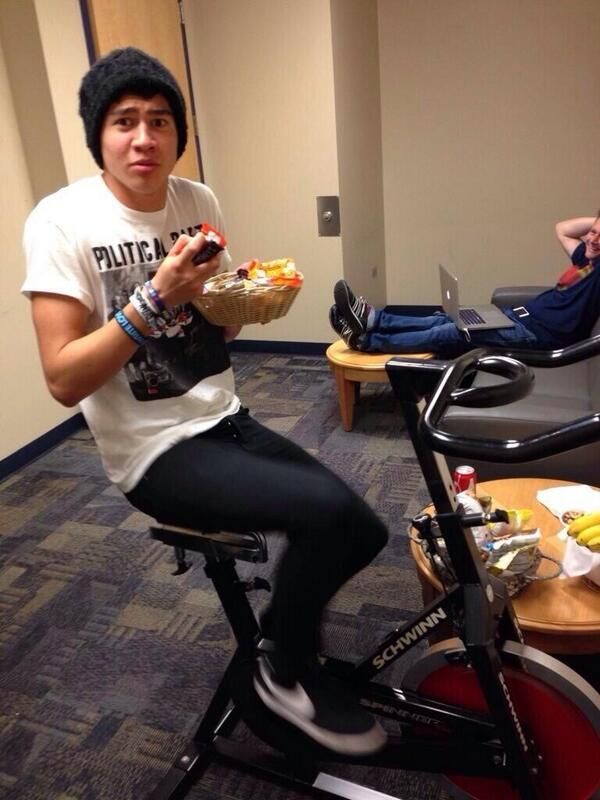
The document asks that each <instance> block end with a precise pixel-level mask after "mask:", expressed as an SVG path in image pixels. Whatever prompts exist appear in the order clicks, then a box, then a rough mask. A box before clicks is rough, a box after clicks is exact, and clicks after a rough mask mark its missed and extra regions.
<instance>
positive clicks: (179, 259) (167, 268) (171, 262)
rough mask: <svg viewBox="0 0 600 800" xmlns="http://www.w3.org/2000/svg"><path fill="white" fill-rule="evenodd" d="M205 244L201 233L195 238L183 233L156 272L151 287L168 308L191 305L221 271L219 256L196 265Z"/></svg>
mask: <svg viewBox="0 0 600 800" xmlns="http://www.w3.org/2000/svg"><path fill="white" fill-rule="evenodd" d="M205 243H206V238H205V237H204V235H203V234H201V233H197V234H196V235H195V236H193V237H192V236H186V235H185V234H182V235H181V236H180V237H179V239H177V241H176V242H175V244H174V245H173V247H172V248H171V249H170V250H169V254H168V255H167V257H166V258H165V260H164V261H163V262H162V264H161V265H160V267H159V268H158V270H157V271H156V274H155V276H154V277H153V278H152V284H153V286H154V288H155V289H156V291H157V292H158V293H159V295H160V297H161V299H162V301H163V303H164V304H165V306H166V307H167V308H172V307H173V306H178V305H182V304H183V303H189V302H190V300H193V299H194V298H195V297H198V296H199V295H201V294H202V288H203V286H204V283H205V281H207V280H208V279H209V278H212V276H213V275H216V273H217V272H218V271H219V256H218V255H216V256H214V258H211V259H210V261H205V262H204V263H203V264H194V263H193V258H194V256H195V255H196V254H197V253H199V252H200V250H202V248H203V247H204V245H205Z"/></svg>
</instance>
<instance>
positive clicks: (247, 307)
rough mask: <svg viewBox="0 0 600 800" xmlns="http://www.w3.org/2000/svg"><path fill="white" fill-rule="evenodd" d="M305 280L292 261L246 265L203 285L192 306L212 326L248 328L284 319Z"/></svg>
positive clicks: (280, 260)
mask: <svg viewBox="0 0 600 800" xmlns="http://www.w3.org/2000/svg"><path fill="white" fill-rule="evenodd" d="M303 280H304V278H303V275H302V273H301V272H298V271H297V270H296V265H295V262H294V260H293V259H291V258H279V259H276V260H274V261H259V260H258V259H253V260H252V261H246V262H245V263H243V264H242V265H241V266H240V267H238V269H237V270H236V271H235V272H224V273H222V274H220V275H216V276H215V277H214V278H210V279H209V280H208V281H206V283H205V284H204V292H203V293H202V295H200V297H198V298H196V299H195V300H194V305H195V306H196V308H197V309H198V310H199V311H200V312H201V313H202V314H203V316H204V317H205V318H206V319H207V320H208V321H209V322H211V323H212V324H213V325H250V324H252V323H256V322H260V323H262V324H265V323H267V322H271V320H274V319H279V318H280V317H283V316H285V314H287V312H288V311H289V309H290V306H291V305H292V303H293V301H294V300H295V298H296V295H297V294H298V292H299V291H300V288H301V287H302V282H303Z"/></svg>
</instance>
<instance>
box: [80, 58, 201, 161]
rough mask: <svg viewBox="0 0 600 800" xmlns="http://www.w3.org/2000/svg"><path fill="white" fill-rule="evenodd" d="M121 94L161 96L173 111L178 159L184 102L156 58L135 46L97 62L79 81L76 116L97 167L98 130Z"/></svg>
mask: <svg viewBox="0 0 600 800" xmlns="http://www.w3.org/2000/svg"><path fill="white" fill-rule="evenodd" d="M124 94H139V96H140V97H144V98H149V97H152V96H153V95H155V94H162V95H163V96H164V97H165V98H166V99H167V100H168V101H169V105H170V107H171V111H172V112H173V118H174V121H175V126H176V128H177V158H179V157H180V156H181V154H182V153H183V151H184V150H185V146H186V144H187V120H186V117H185V100H184V99H183V95H182V93H181V89H180V88H179V86H178V84H177V81H176V80H175V78H174V77H173V75H172V74H171V73H170V72H169V70H168V69H167V68H166V67H165V66H164V65H163V64H161V63H160V61H158V60H157V59H156V58H153V57H152V56H149V55H148V54H147V53H144V52H142V50H138V49H137V48H135V47H124V48H120V49H118V50H113V51H112V52H110V53H108V55H106V56H104V57H103V58H101V59H99V60H98V61H96V63H95V64H93V65H92V66H91V67H90V69H89V71H88V72H87V73H86V75H85V76H84V78H83V80H82V81H81V86H80V88H79V114H80V115H81V118H82V119H83V125H84V127H85V139H86V143H87V146H88V147H89V149H90V150H91V152H92V155H93V156H94V159H95V161H96V163H97V164H98V166H99V167H100V168H102V167H103V166H104V165H103V163H102V150H101V147H100V131H101V129H102V123H103V122H104V117H105V115H106V111H107V109H108V107H109V106H110V105H111V103H114V102H115V101H116V100H118V99H119V97H122V95H124Z"/></svg>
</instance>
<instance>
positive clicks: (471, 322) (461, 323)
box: [439, 264, 515, 331]
mask: <svg viewBox="0 0 600 800" xmlns="http://www.w3.org/2000/svg"><path fill="white" fill-rule="evenodd" d="M439 268H440V289H441V292H442V306H443V307H444V311H445V312H446V314H448V316H449V317H450V319H451V320H452V321H453V322H454V324H455V325H456V327H457V328H458V329H459V330H460V331H486V330H493V329H494V328H512V327H514V324H515V323H514V322H513V321H512V320H511V319H509V318H508V317H507V316H506V314H503V313H502V311H500V309H499V308H497V307H496V306H495V305H492V304H489V305H477V306H472V307H470V308H462V307H461V305H460V301H459V299H458V278H457V277H456V275H452V273H451V272H448V270H447V269H446V268H445V267H443V266H442V265H441V264H440V265H439Z"/></svg>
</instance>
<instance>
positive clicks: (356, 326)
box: [333, 281, 373, 336]
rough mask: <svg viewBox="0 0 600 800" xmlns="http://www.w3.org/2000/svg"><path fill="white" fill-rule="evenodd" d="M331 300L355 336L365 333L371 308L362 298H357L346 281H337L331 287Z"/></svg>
mask: <svg viewBox="0 0 600 800" xmlns="http://www.w3.org/2000/svg"><path fill="white" fill-rule="evenodd" d="M333 298H334V300H335V305H336V308H337V311H338V314H339V315H340V316H341V317H343V318H344V319H345V320H347V321H348V323H349V324H350V326H351V328H352V329H353V330H354V331H355V333H356V335H357V336H361V335H362V334H363V333H366V332H367V323H368V321H369V314H370V313H371V309H372V308H373V306H371V305H370V304H369V303H367V301H366V300H365V298H364V297H357V296H356V295H355V294H354V292H353V291H352V289H351V288H350V286H349V285H348V284H347V283H346V281H338V282H337V283H336V285H335V286H334V287H333Z"/></svg>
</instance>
